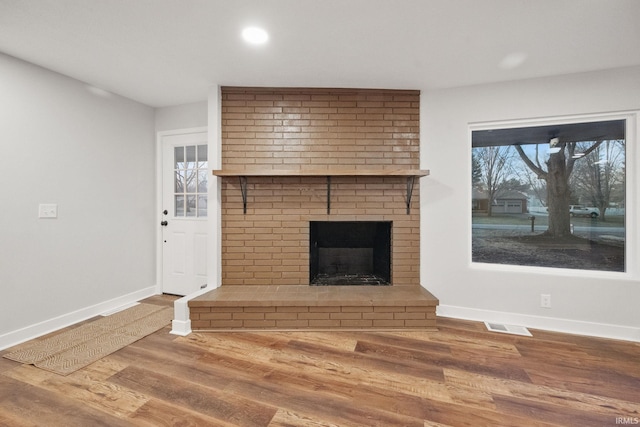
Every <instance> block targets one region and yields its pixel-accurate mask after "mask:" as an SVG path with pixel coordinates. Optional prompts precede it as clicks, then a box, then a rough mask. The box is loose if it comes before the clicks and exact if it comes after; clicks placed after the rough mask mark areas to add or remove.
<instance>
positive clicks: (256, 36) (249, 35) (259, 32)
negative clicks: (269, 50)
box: [242, 27, 269, 44]
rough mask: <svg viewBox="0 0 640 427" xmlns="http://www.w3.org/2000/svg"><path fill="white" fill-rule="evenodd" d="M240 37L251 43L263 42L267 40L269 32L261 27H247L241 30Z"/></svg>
mask: <svg viewBox="0 0 640 427" xmlns="http://www.w3.org/2000/svg"><path fill="white" fill-rule="evenodd" d="M242 38H243V39H244V40H245V41H246V42H247V43H251V44H264V43H266V42H267V40H269V34H267V32H266V31H265V30H263V29H262V28H258V27H247V28H245V29H244V30H242Z"/></svg>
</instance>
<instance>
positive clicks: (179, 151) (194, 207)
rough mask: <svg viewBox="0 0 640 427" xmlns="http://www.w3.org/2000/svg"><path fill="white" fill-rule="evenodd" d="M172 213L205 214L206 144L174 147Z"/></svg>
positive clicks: (206, 183) (185, 214)
mask: <svg viewBox="0 0 640 427" xmlns="http://www.w3.org/2000/svg"><path fill="white" fill-rule="evenodd" d="M173 164H174V177H175V178H174V206H175V207H174V213H175V216H176V217H191V218H193V217H206V216H207V186H208V169H207V168H208V157H207V146H206V145H187V146H180V147H175V148H174V162H173Z"/></svg>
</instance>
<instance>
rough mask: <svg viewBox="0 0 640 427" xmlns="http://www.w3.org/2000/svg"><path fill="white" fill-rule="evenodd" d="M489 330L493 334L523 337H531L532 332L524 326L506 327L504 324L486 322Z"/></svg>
mask: <svg viewBox="0 0 640 427" xmlns="http://www.w3.org/2000/svg"><path fill="white" fill-rule="evenodd" d="M484 324H485V325H486V326H487V329H488V330H489V331H491V332H500V333H502V334H512V335H522V336H525V337H531V336H533V335H531V332H529V330H528V329H527V328H525V327H524V326H514V325H504V324H502V323H492V322H484Z"/></svg>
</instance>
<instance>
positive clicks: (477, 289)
mask: <svg viewBox="0 0 640 427" xmlns="http://www.w3.org/2000/svg"><path fill="white" fill-rule="evenodd" d="M471 72H472V71H471ZM622 110H640V67H634V68H625V69H617V70H609V71H602V72H593V73H584V74H575V75H567V76H558V77H553V78H544V79H532V80H525V81H514V82H507V83H500V84H492V85H482V86H473V87H463V88H456V89H449V90H434V91H429V90H427V91H423V92H422V100H421V138H422V148H421V156H422V158H421V160H422V167H423V168H426V169H430V170H431V175H430V176H429V177H426V178H423V179H422V181H421V186H420V188H421V197H420V200H421V204H422V205H421V213H422V224H421V230H422V239H421V240H422V242H421V244H422V246H421V254H422V255H421V257H422V263H421V280H422V284H423V286H425V287H426V288H427V289H429V290H430V291H431V292H433V293H434V294H435V295H436V296H437V297H438V298H439V299H440V304H441V306H440V308H439V311H438V313H439V314H440V315H448V316H453V317H463V318H469V319H473V320H492V321H502V322H508V323H513V324H521V325H524V326H530V327H537V328H544V329H551V330H560V331H567V332H574V333H581V334H588V335H601V336H610V337H617V338H624V339H634V340H638V341H640V329H639V328H640V315H638V308H639V306H638V301H640V281H639V280H638V274H637V272H638V271H639V266H638V262H639V261H638V257H637V249H636V252H635V253H636V256H635V257H629V256H627V262H628V263H629V264H630V265H631V268H632V270H633V272H632V273H631V274H627V275H622V277H620V275H615V274H608V275H607V274H598V273H584V272H582V273H581V274H580V273H576V272H571V271H569V272H567V271H566V270H553V269H535V268H528V269H527V268H523V267H515V268H514V267H511V268H510V267H506V266H505V267H502V268H501V267H499V266H497V267H496V268H489V269H487V268H477V267H474V266H472V265H471V261H470V260H471V256H470V241H471V237H470V230H471V228H470V223H471V219H470V210H471V209H470V182H471V177H470V172H471V166H470V164H471V161H470V146H471V144H470V141H469V124H470V123H477V122H492V121H503V120H520V119H530V118H539V117H554V116H565V115H579V114H587V113H606V112H615V111H622ZM628 141H630V143H632V144H633V143H634V142H637V141H638V139H637V132H635V134H634V135H629V139H628ZM629 148H630V150H629V153H631V154H632V156H633V157H632V158H629V157H628V158H627V160H628V163H629V167H628V171H629V172H631V173H632V174H631V175H630V176H629V177H628V179H627V183H628V184H627V185H628V186H629V188H628V191H630V192H631V198H630V200H634V201H635V202H634V206H633V211H634V212H635V216H634V217H632V218H629V231H630V233H631V234H630V235H629V236H628V237H629V239H628V241H629V242H630V243H631V244H632V245H635V247H636V248H637V246H638V245H637V242H638V241H640V238H639V235H638V228H637V227H635V226H634V225H635V223H636V222H637V220H638V213H639V212H640V209H638V199H639V198H638V190H639V189H638V184H637V179H636V178H637V176H638V175H637V172H634V171H636V170H637V169H639V168H640V159H639V156H638V151H640V150H638V149H637V148H636V146H635V144H633V145H632V146H631V147H629ZM614 276H615V277H614ZM541 293H549V294H551V295H552V308H551V309H544V308H540V294H541Z"/></svg>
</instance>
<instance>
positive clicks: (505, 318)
mask: <svg viewBox="0 0 640 427" xmlns="http://www.w3.org/2000/svg"><path fill="white" fill-rule="evenodd" d="M436 313H437V315H438V316H441V317H452V318H456V319H464V320H475V321H478V322H497V323H506V324H510V325H518V326H524V327H526V328H532V329H542V330H546V331H553V332H562V333H567V334H575V335H586V336H592V337H599V338H610V339H616V340H624V341H634V342H640V328H633V327H629V326H620V325H611V324H606V323H594V322H584V321H580V320H570V319H557V318H553V317H542V316H531V315H526V314H518V313H508V312H501V311H492V310H479V309H475V308H467V307H456V306H450V305H439V306H438V308H437V311H436ZM534 336H535V334H534Z"/></svg>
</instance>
